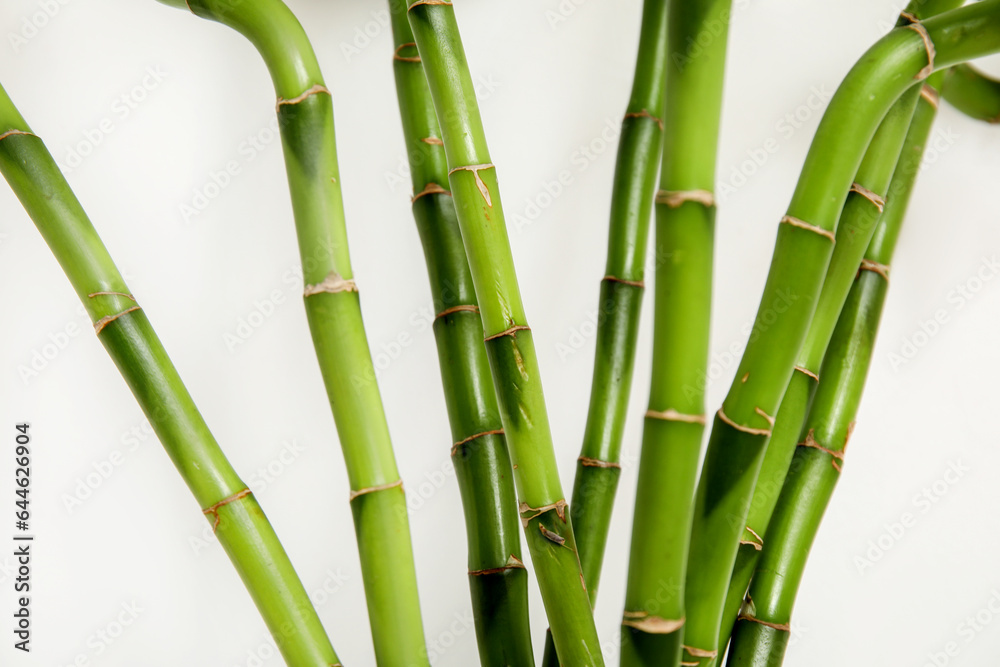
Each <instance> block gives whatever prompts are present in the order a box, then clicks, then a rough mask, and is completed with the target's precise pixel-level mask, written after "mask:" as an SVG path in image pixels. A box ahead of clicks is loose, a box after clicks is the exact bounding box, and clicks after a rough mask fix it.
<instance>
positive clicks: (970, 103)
mask: <svg viewBox="0 0 1000 667" xmlns="http://www.w3.org/2000/svg"><path fill="white" fill-rule="evenodd" d="M941 97H943V98H944V99H945V101H947V102H948V104H950V105H951V106H953V107H955V108H956V109H958V110H959V111H961V112H962V113H964V114H965V115H966V116H969V117H971V118H975V119H976V120H981V121H985V122H987V123H1000V81H997V80H996V79H993V78H990V77H988V76H986V75H985V74H983V73H982V72H980V71H979V70H977V69H975V68H974V67H972V66H970V65H965V64H963V65H956V66H955V67H952V68H951V69H949V70H948V71H947V72H946V73H945V75H944V83H943V84H942V85H941Z"/></svg>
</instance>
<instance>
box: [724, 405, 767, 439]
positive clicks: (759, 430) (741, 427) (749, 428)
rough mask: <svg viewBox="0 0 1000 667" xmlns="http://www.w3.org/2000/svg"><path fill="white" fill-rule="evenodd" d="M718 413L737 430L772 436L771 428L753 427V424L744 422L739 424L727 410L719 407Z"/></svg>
mask: <svg viewBox="0 0 1000 667" xmlns="http://www.w3.org/2000/svg"><path fill="white" fill-rule="evenodd" d="M757 409H759V408H757ZM716 414H717V415H718V416H719V419H721V420H722V421H723V422H725V423H726V424H729V425H730V426H732V427H733V428H734V429H736V430H737V431H742V432H743V433H749V434H750V435H763V436H767V437H768V438H770V437H771V429H768V428H753V427H752V426H744V425H743V424H737V423H736V422H734V421H733V420H732V419H730V418H729V416H728V415H727V414H726V413H725V412H723V411H722V408H719V411H718V412H717V413H716Z"/></svg>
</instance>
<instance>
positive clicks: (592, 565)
mask: <svg viewBox="0 0 1000 667" xmlns="http://www.w3.org/2000/svg"><path fill="white" fill-rule="evenodd" d="M666 63H667V0H645V2H644V3H643V8H642V21H641V27H640V32H639V48H638V55H637V57H636V64H635V75H634V77H633V80H632V92H631V95H630V96H629V102H628V106H627V107H626V109H625V117H624V119H622V129H621V139H620V140H619V143H618V156H617V160H616V163H615V176H614V180H613V182H612V188H611V220H610V224H609V230H608V256H607V263H606V266H605V269H604V278H603V279H602V280H601V288H600V294H599V301H598V309H599V311H600V313H601V317H600V318H599V319H598V321H597V344H596V350H595V354H594V373H593V380H592V382H591V390H590V405H589V407H588V410H587V423H586V426H585V428H584V432H583V446H582V447H581V449H580V458H579V459H577V467H576V479H575V481H574V483H573V498H572V501H571V502H570V509H571V512H572V515H573V530H574V532H575V533H576V538H577V539H576V544H577V550H578V551H579V553H580V565H581V567H582V568H583V578H584V581H585V582H586V584H587V591H588V592H589V593H590V603H591V605H593V604H595V603H596V600H597V587H598V584H599V582H600V578H601V566H602V564H603V562H604V549H605V545H606V544H607V539H608V529H609V527H610V524H611V511H612V509H613V508H614V502H615V494H616V492H617V490H618V479H619V477H620V476H621V471H622V469H621V464H620V459H621V445H622V434H623V432H624V429H625V419H626V416H627V414H628V399H629V394H630V393H631V389H632V371H633V369H634V366H635V344H636V339H637V338H638V336H639V316H640V312H641V310H642V295H643V292H644V291H645V282H644V281H645V265H646V245H647V240H648V238H649V220H650V217H651V214H652V209H653V197H654V192H655V190H656V174H657V171H658V170H659V166H660V160H659V157H660V154H661V148H662V145H663V108H664V97H663V95H664V88H665V76H666V71H665V70H666ZM542 664H543V665H545V666H546V667H554V666H555V665H558V664H559V662H558V658H557V656H556V654H555V645H554V644H553V643H552V635H551V633H548V634H547V635H546V640H545V656H544V659H543V662H542Z"/></svg>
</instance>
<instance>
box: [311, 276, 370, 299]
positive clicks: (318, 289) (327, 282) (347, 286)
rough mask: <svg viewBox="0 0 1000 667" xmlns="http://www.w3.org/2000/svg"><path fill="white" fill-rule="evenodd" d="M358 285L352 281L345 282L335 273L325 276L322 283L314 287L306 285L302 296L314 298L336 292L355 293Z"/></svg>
mask: <svg viewBox="0 0 1000 667" xmlns="http://www.w3.org/2000/svg"><path fill="white" fill-rule="evenodd" d="M357 291H358V285H357V283H355V282H354V280H345V279H344V277H343V276H341V275H340V274H339V273H337V272H336V271H331V272H330V273H328V274H326V278H324V279H323V282H321V283H317V284H315V285H306V287H305V289H304V290H303V292H302V296H315V295H317V294H336V293H338V292H357Z"/></svg>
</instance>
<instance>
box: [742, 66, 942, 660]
mask: <svg viewBox="0 0 1000 667" xmlns="http://www.w3.org/2000/svg"><path fill="white" fill-rule="evenodd" d="M938 77H939V75H935V77H934V79H937V78H938ZM935 99H936V98H935V96H932V95H928V96H925V97H923V98H922V99H921V101H920V102H919V105H918V107H917V111H916V113H915V114H914V116H913V123H912V125H911V126H910V130H909V133H908V134H907V136H906V142H905V144H904V147H903V155H902V157H901V158H900V160H899V165H898V166H897V167H896V170H895V173H894V175H893V177H892V185H891V186H890V193H891V194H892V195H893V196H892V198H890V199H888V200H887V201H886V205H885V212H884V213H883V215H882V219H881V221H880V222H879V225H878V229H877V231H876V232H875V236H874V238H873V239H872V241H871V244H870V245H869V247H868V251H867V252H866V253H865V258H864V262H863V263H862V264H861V270H859V271H858V272H857V277H856V278H855V280H854V285H853V286H852V287H851V290H850V295H849V296H848V298H847V302H846V303H845V305H844V309H843V311H842V312H841V315H840V319H839V321H838V322H837V326H836V329H835V331H834V333H833V336H832V340H831V342H830V348H829V351H828V352H827V355H826V358H825V359H824V361H823V367H822V368H823V373H822V376H821V380H820V383H819V388H818V390H817V392H816V397H815V400H814V402H813V405H812V408H811V409H810V412H809V417H808V419H807V420H806V424H805V426H804V428H803V431H804V433H805V437H804V440H803V441H802V442H801V443H800V444H799V446H798V447H797V448H796V449H795V452H794V460H793V463H792V465H791V468H790V470H789V472H788V478H787V479H786V481H785V485H784V487H783V488H782V490H781V496H780V498H779V500H778V502H777V506H776V508H775V512H774V516H773V517H772V519H771V525H770V527H769V528H768V542H767V544H766V546H765V547H764V550H763V554H762V557H761V561H760V566H759V568H758V571H757V572H756V574H755V575H754V579H753V583H752V584H751V586H750V596H749V598H748V599H749V600H752V602H748V603H747V605H745V606H744V609H743V613H742V614H741V616H740V620H739V621H738V622H737V623H736V628H735V630H734V632H733V644H732V648H731V649H730V658H729V661H728V664H729V665H731V666H734V667H735V666H736V665H761V666H763V665H780V664H781V661H782V659H783V657H784V653H785V649H786V647H787V644H788V639H789V636H790V634H791V627H790V622H791V612H792V606H793V604H794V601H795V595H796V593H797V591H798V587H799V584H800V582H801V580H802V575H803V572H804V569H805V563H806V558H807V557H808V555H809V550H810V547H811V546H812V542H813V539H814V538H815V536H816V532H817V530H818V529H819V523H820V521H821V519H822V517H823V513H824V511H825V510H826V506H827V505H828V504H829V500H830V496H831V494H832V493H833V489H834V485H835V484H836V483H837V480H838V478H839V477H840V470H841V466H842V465H843V461H844V451H845V449H846V447H847V441H848V438H849V437H850V435H851V431H852V430H853V428H854V419H855V416H856V415H857V410H858V405H859V403H860V401H861V394H862V391H863V389H864V384H865V378H866V377H867V374H868V368H869V365H870V362H871V355H872V351H873V349H874V344H875V336H876V333H877V331H878V324H879V319H880V317H881V315H882V307H883V304H884V303H885V294H886V290H887V288H888V280H889V264H890V262H891V261H892V253H893V250H894V249H895V246H896V239H897V238H898V236H899V231H900V229H901V227H902V222H903V218H904V216H905V213H906V207H907V204H908V202H909V197H910V194H911V192H912V188H913V183H914V181H915V178H916V174H917V171H918V169H919V167H920V161H921V159H922V157H923V151H924V146H925V145H926V142H927V137H928V135H929V134H930V129H931V125H932V124H933V121H934V115H935V110H936V106H935V103H934V100H935Z"/></svg>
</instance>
